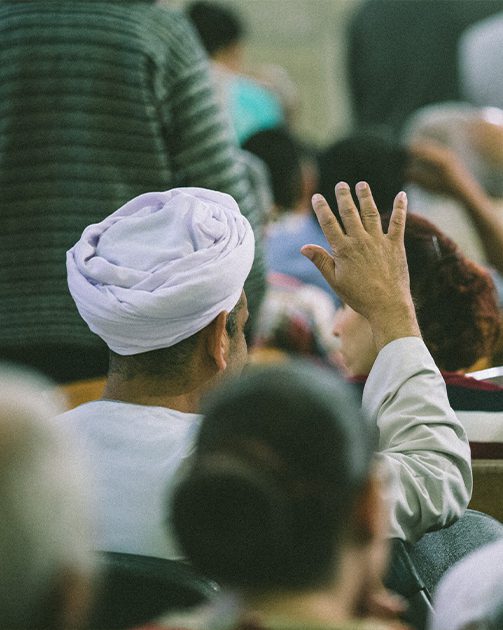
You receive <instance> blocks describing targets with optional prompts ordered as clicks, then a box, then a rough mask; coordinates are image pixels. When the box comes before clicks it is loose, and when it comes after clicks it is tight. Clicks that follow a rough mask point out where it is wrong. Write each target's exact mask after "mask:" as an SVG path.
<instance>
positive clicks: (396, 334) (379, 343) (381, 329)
mask: <svg viewBox="0 0 503 630" xmlns="http://www.w3.org/2000/svg"><path fill="white" fill-rule="evenodd" d="M376 310H378V311H379V312H377V313H376V314H375V315H373V316H372V317H371V318H369V323H370V327H371V329H372V334H373V335H374V342H375V345H376V349H377V351H378V352H379V351H380V350H381V349H382V348H384V346H386V345H387V344H388V343H390V342H391V341H394V340H395V339H401V338H403V337H421V331H420V330H419V324H418V322H417V317H416V311H415V309H414V304H413V303H412V300H410V301H406V302H401V303H399V304H396V305H393V306H390V307H389V308H388V309H376Z"/></svg>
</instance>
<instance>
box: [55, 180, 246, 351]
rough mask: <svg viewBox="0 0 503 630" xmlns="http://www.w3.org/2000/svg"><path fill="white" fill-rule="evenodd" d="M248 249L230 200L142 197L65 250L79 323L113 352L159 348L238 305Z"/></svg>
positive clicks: (206, 193)
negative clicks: (85, 325) (80, 319)
mask: <svg viewBox="0 0 503 630" xmlns="http://www.w3.org/2000/svg"><path fill="white" fill-rule="evenodd" d="M254 249H255V241H254V237H253V232H252V229H251V226H250V224H249V223H248V221H247V220H246V219H245V218H244V217H243V216H242V214H241V213H240V211H239V207H238V205H237V203H236V202H235V201H234V199H233V198H232V197H231V196H229V195H226V194H224V193H219V192H214V191H212V190H206V189H204V188H175V189H173V190H168V191H166V192H152V193H146V194H144V195H140V196H139V197H136V198H135V199H132V200H131V201H129V202H128V203H126V204H125V205H124V206H122V208H119V210H117V211H116V212H114V213H113V214H111V215H110V216H109V217H107V218H106V219H105V220H104V221H102V222H101V223H97V224H95V225H90V226H89V227H87V228H86V229H85V230H84V232H83V234H82V236H81V238H80V240H79V241H78V242H77V243H76V245H74V247H72V249H70V250H69V251H68V252H67V256H66V265H67V271H68V286H69V288H70V293H71V294H72V297H73V299H74V300H75V303H76V304H77V308H78V310H79V313H80V314H81V316H82V318H83V319H84V320H85V321H86V323H87V325H88V326H89V328H90V329H91V330H92V331H93V332H95V333H96V334H97V335H98V336H99V337H101V338H102V339H103V340H104V341H105V343H106V344H107V345H108V347H109V348H110V349H111V350H113V351H114V352H116V353H118V354H121V355H132V354H138V353H140V352H148V351H149V350H156V349H158V348H167V347H169V346H172V345H174V344H176V343H178V342H179V341H182V340H183V339H186V338H187V337H190V336H191V335H193V334H195V333H196V332H198V331H199V330H202V329H203V328H204V327H205V326H206V325H207V324H209V323H210V322H211V321H212V320H213V319H215V317H216V316H217V315H218V314H219V313H220V312H221V311H228V312H229V311H231V310H232V309H233V308H234V306H235V305H236V304H237V302H238V301H239V298H240V296H241V292H242V290H243V285H244V281H245V280H246V277H247V276H248V274H249V272H250V269H251V266H252V263H253V255H254Z"/></svg>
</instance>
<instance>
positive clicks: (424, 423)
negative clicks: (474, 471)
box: [363, 338, 472, 541]
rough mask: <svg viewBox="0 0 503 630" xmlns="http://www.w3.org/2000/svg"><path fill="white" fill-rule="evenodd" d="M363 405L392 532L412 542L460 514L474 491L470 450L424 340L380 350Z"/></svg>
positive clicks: (411, 340) (409, 339) (410, 341)
mask: <svg viewBox="0 0 503 630" xmlns="http://www.w3.org/2000/svg"><path fill="white" fill-rule="evenodd" d="M363 405H364V407H365V409H366V410H367V412H368V413H369V414H370V416H371V418H372V419H374V421H375V422H376V423H377V425H378V428H379V436H380V438H379V456H378V457H379V458H381V459H383V460H385V463H386V466H387V467H388V470H389V471H390V475H391V483H392V486H391V489H390V493H389V502H390V504H391V505H390V508H391V509H390V513H391V522H390V535H391V536H397V537H399V538H403V539H406V540H410V541H414V540H416V539H417V538H419V537H420V536H422V535H423V534H424V533H425V532H426V531H428V530H429V529H432V528H435V527H441V526H444V525H446V524H448V523H449V522H451V521H452V520H454V519H455V518H457V517H459V516H460V515H461V514H462V513H463V511H464V509H465V508H466V506H467V504H468V501H469V498H470V495H471V484H472V478H471V466H470V450H469V446H468V442H467V439H466V435H465V433H464V430H463V427H462V426H461V424H460V422H459V420H458V419H457V417H456V415H455V413H454V411H453V410H452V409H451V407H450V405H449V402H448V399H447V393H446V389H445V384H444V381H443V379H442V377H441V375H440V373H439V371H438V369H437V368H436V366H435V364H434V362H433V359H432V358H431V356H430V354H429V352H428V350H427V349H426V347H425V346H424V343H423V342H422V341H421V340H419V339H414V338H408V339H401V340H399V341H395V342H393V343H390V344H388V345H387V346H386V347H384V348H383V349H382V350H381V352H380V353H379V356H378V357H377V359H376V362H375V364H374V366H373V368H372V371H371V373H370V375H369V378H368V380H367V383H366V385H365V389H364V394H363Z"/></svg>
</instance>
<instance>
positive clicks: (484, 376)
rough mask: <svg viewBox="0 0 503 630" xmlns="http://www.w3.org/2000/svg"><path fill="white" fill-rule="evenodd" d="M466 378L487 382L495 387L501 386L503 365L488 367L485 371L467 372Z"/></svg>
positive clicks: (502, 382) (502, 383)
mask: <svg viewBox="0 0 503 630" xmlns="http://www.w3.org/2000/svg"><path fill="white" fill-rule="evenodd" d="M466 376H470V377H471V378H474V379H476V380H477V381H487V382H489V383H494V384H495V385H503V365H499V366H497V367H490V368H487V369H485V370H477V371H475V372H469V373H468V374H467V375H466Z"/></svg>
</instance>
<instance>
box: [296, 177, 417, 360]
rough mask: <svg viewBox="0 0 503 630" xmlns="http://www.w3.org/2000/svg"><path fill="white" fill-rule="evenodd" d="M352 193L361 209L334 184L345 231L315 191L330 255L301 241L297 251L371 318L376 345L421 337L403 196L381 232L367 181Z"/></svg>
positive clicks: (343, 188)
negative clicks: (405, 240)
mask: <svg viewBox="0 0 503 630" xmlns="http://www.w3.org/2000/svg"><path fill="white" fill-rule="evenodd" d="M356 194H357V196H358V200H359V205H360V212H358V209H357V208H356V205H355V203H354V201H353V197H352V195H351V191H350V189H349V186H348V185H347V184H346V183H344V182H339V183H338V184H337V186H336V187H335V196H336V199H337V206H338V209H339V213H340V215H341V219H342V223H343V226H344V230H343V229H342V228H341V226H340V225H339V223H338V222H337V219H336V218H335V216H334V214H333V212H332V210H331V209H330V206H329V205H328V203H327V201H326V200H325V199H324V197H322V196H321V195H314V197H313V208H314V211H315V213H316V216H317V218H318V222H319V224H320V227H321V229H322V230H323V233H324V234H325V237H326V239H327V241H328V243H329V245H330V247H331V253H329V252H327V251H326V250H325V249H323V248H322V247H319V246H316V245H305V246H304V247H303V248H302V250H301V252H302V254H304V256H306V257H307V258H309V259H310V260H312V262H313V263H314V264H315V265H316V266H317V267H318V269H319V270H320V272H321V273H322V274H323V276H324V278H325V279H326V280H327V282H328V283H329V284H330V286H331V287H332V288H333V289H334V291H335V292H336V293H337V294H338V295H339V297H341V299H342V300H344V302H345V303H346V304H348V305H349V306H351V308H353V309H354V310H355V311H357V312H358V313H360V314H361V315H363V316H364V317H366V318H367V319H368V320H369V322H370V325H371V326H372V330H373V333H374V339H375V342H376V345H377V347H378V349H380V348H381V347H382V346H383V345H385V344H386V343H388V342H389V341H391V340H392V339H397V338H399V337H407V336H419V335H420V333H419V327H418V325H417V321H416V316H415V312H414V306H413V303H412V298H411V295H410V289H409V274H408V269H407V259H406V256H405V248H404V244H403V235H404V229H405V219H406V213H407V197H406V195H405V193H403V192H401V193H399V194H398V195H397V196H396V198H395V202H394V205H393V211H392V214H391V219H390V223H389V229H388V232H387V233H384V232H383V229H382V225H381V218H380V216H379V212H378V210H377V208H376V206H375V203H374V200H373V198H372V193H371V190H370V188H369V186H368V184H366V183H365V182H360V183H359V184H357V186H356Z"/></svg>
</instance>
